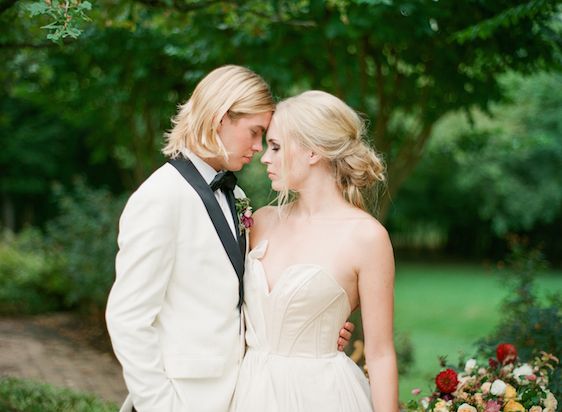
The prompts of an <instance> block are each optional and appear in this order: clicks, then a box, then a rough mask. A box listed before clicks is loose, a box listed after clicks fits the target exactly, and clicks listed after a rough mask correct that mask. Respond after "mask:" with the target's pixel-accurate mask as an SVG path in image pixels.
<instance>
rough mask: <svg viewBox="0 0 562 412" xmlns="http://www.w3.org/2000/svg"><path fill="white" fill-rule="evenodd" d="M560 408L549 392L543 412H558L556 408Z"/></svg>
mask: <svg viewBox="0 0 562 412" xmlns="http://www.w3.org/2000/svg"><path fill="white" fill-rule="evenodd" d="M557 406H558V402H557V401H556V398H555V397H554V395H553V394H552V393H551V392H550V391H547V393H546V399H545V400H544V410H543V412H556V407H557Z"/></svg>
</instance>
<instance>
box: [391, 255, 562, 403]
mask: <svg viewBox="0 0 562 412" xmlns="http://www.w3.org/2000/svg"><path fill="white" fill-rule="evenodd" d="M506 276H508V274H507V273H506V272H498V271H496V270H491V269H485V268H483V267H480V266H477V265H458V264H450V265H449V264H443V265H439V264H437V265H436V264H412V263H403V264H400V262H398V263H397V267H396V286H395V287H396V292H395V296H396V300H395V311H396V313H395V327H396V330H397V331H398V332H399V333H405V334H408V335H409V336H410V338H411V341H412V344H413V347H414V365H413V367H412V369H411V371H410V373H409V374H408V375H406V376H402V377H401V379H400V400H401V401H403V402H404V401H408V400H409V399H412V395H411V394H410V391H411V390H412V389H413V388H420V389H421V390H422V393H423V394H427V393H430V392H431V390H432V389H433V378H434V377H435V375H436V374H437V373H438V372H439V363H438V356H440V355H446V356H447V358H448V359H449V361H450V362H451V363H454V364H456V363H457V361H458V359H459V353H460V351H464V353H465V354H466V355H467V356H470V355H472V354H473V352H474V349H475V345H474V343H475V342H476V341H477V340H478V339H480V338H482V337H484V336H486V335H488V334H489V333H490V332H492V331H493V330H494V328H495V326H496V325H497V322H498V321H499V319H500V317H501V313H500V304H501V301H502V299H503V298H504V297H505V296H506V294H507V293H508V292H509V288H508V287H507V286H506ZM537 286H538V288H539V291H540V292H541V293H544V292H547V291H548V292H549V293H553V292H557V293H562V272H554V271H551V272H548V273H545V274H544V275H541V276H539V278H538V281H537Z"/></svg>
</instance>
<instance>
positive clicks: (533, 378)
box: [526, 373, 537, 381]
mask: <svg viewBox="0 0 562 412" xmlns="http://www.w3.org/2000/svg"><path fill="white" fill-rule="evenodd" d="M526 378H527V380H530V381H536V380H537V375H535V374H534V373H533V374H531V375H527V376H526Z"/></svg>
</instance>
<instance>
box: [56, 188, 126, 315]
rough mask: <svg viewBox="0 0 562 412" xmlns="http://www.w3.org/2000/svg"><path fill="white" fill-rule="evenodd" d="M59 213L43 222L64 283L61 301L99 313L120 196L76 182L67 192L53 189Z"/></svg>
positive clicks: (109, 278)
mask: <svg viewBox="0 0 562 412" xmlns="http://www.w3.org/2000/svg"><path fill="white" fill-rule="evenodd" d="M57 192H58V193H57V197H58V199H59V203H58V204H59V208H60V215H59V216H58V217H56V218H55V219H53V220H52V221H51V222H49V224H48V225H47V235H48V238H49V247H50V249H51V250H52V251H53V253H55V254H56V256H57V260H58V264H59V265H60V267H61V276H63V277H64V278H65V279H66V282H68V290H67V291H66V294H65V302H66V304H68V305H72V306H77V307H80V308H82V309H86V310H89V311H92V312H93V313H94V314H99V313H101V312H103V308H104V307H105V303H106V300H107V295H108V293H109V289H110V287H111V285H112V283H113V280H114V277H115V269H114V261H115V254H116V252H117V240H116V238H117V223H118V217H119V214H120V212H121V210H122V209H123V205H124V199H123V198H115V197H114V196H113V195H112V194H111V193H110V192H109V191H107V190H105V189H91V188H89V187H88V186H86V185H85V184H84V182H82V181H77V182H76V184H75V186H74V190H73V191H72V192H71V193H70V192H67V191H65V190H64V189H63V188H60V187H59V188H58V189H57Z"/></svg>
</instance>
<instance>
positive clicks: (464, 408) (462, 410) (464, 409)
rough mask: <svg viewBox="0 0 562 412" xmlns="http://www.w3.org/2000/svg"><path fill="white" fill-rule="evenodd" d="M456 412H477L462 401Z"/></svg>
mask: <svg viewBox="0 0 562 412" xmlns="http://www.w3.org/2000/svg"><path fill="white" fill-rule="evenodd" d="M457 412H477V411H476V408H475V407H474V406H472V405H469V404H468V403H463V404H462V405H461V406H459V408H458V409H457Z"/></svg>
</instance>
